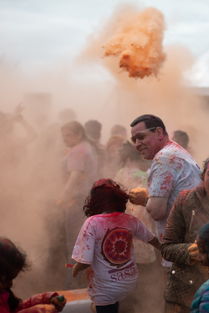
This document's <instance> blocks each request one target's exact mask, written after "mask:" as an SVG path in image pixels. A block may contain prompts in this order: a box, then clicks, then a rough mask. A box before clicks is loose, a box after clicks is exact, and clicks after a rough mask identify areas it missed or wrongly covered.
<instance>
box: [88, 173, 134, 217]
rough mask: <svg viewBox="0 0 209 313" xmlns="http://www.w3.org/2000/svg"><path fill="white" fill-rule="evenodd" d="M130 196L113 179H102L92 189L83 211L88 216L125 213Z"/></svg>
mask: <svg viewBox="0 0 209 313" xmlns="http://www.w3.org/2000/svg"><path fill="white" fill-rule="evenodd" d="M128 198H129V196H128V195H127V193H126V192H125V191H124V190H123V189H122V188H121V187H120V186H119V185H118V184H117V183H116V182H114V181H113V180H112V179H108V178H107V179H105V178H103V179H100V180H98V181H96V182H95V183H94V185H93V187H92V189H91V192H90V196H89V197H88V198H87V199H86V202H85V205H84V207H83V210H84V212H85V214H86V216H92V215H96V214H101V213H104V212H105V213H110V212H124V211H125V210H126V203H127V201H128Z"/></svg>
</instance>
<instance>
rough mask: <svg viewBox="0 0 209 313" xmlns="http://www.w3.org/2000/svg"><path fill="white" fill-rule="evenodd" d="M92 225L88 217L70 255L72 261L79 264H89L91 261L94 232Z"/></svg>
mask: <svg viewBox="0 0 209 313" xmlns="http://www.w3.org/2000/svg"><path fill="white" fill-rule="evenodd" d="M92 224H93V223H92V218H91V217H89V218H88V219H87V220H86V221H85V222H84V224H83V226H82V227H81V230H80V232H79V234H78V237H77V240H76V243H75V246H74V249H73V253H72V259H74V260H75V261H77V262H79V263H85V264H91V263H92V261H93V257H94V246H95V230H94V227H93V225H92Z"/></svg>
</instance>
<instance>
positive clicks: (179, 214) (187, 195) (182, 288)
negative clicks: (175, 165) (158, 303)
mask: <svg viewBox="0 0 209 313" xmlns="http://www.w3.org/2000/svg"><path fill="white" fill-rule="evenodd" d="M208 221H209V159H207V160H206V161H205V164H204V168H203V172H202V183H201V184H200V185H199V186H197V187H196V188H194V189H192V190H185V191H182V192H181V193H180V195H179V196H178V198H177V200H176V201H175V203H174V206H173V208H172V210H171V213H170V215H169V217H168V221H167V225H166V229H165V234H164V238H163V244H162V255H163V257H164V258H165V259H166V260H168V261H171V262H173V263H172V268H171V270H170V272H169V275H168V282H167V286H166V289H165V300H166V310H165V312H166V313H170V312H173V313H187V312H190V306H191V302H192V298H193V296H194V293H195V291H196V290H197V289H198V288H199V287H200V285H201V284H202V283H203V282H204V281H205V280H207V279H208V278H209V272H208V268H206V267H204V266H202V265H201V263H200V262H199V261H200V258H199V253H198V247H197V244H196V243H194V242H195V239H196V237H197V235H198V232H199V230H200V228H201V227H202V226H203V225H204V224H205V223H207V222H208Z"/></svg>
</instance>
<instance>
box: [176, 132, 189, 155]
mask: <svg viewBox="0 0 209 313" xmlns="http://www.w3.org/2000/svg"><path fill="white" fill-rule="evenodd" d="M172 139H173V140H174V141H175V142H177V143H178V144H179V145H180V146H182V147H183V148H184V149H186V150H188V148H189V135H188V134H187V133H186V132H185V131H183V130H175V131H174V133H173V138H172Z"/></svg>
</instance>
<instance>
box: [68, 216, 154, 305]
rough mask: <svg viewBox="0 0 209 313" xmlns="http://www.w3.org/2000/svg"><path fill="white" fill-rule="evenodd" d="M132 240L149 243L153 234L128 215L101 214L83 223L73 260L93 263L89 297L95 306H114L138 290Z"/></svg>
mask: <svg viewBox="0 0 209 313" xmlns="http://www.w3.org/2000/svg"><path fill="white" fill-rule="evenodd" d="M133 237H136V238H138V239H140V240H142V241H144V242H148V241H150V240H152V239H153V237H154V235H153V234H152V233H151V232H150V231H149V230H148V229H147V228H146V227H145V226H144V225H143V224H142V223H141V222H140V221H139V220H138V219H137V218H135V217H134V216H131V215H129V214H125V213H121V212H114V213H107V214H98V215H94V216H91V217H89V218H87V220H86V221H85V223H84V224H83V226H82V228H81V230H80V233H79V235H78V238H77V241H76V244H75V247H74V249H73V254H72V258H73V259H74V260H75V261H77V262H80V263H85V264H91V267H92V270H93V274H92V277H91V281H90V284H89V295H90V296H91V298H92V300H93V301H94V303H95V304H96V305H109V304H113V303H115V302H117V301H119V300H120V299H121V298H123V297H125V296H126V295H127V293H128V292H129V291H131V290H132V289H133V288H134V287H135V284H136V280H137V276H138V273H137V267H136V263H135V260H134V251H133Z"/></svg>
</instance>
